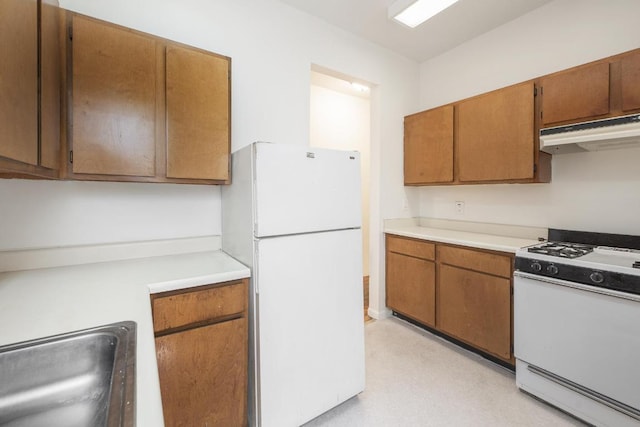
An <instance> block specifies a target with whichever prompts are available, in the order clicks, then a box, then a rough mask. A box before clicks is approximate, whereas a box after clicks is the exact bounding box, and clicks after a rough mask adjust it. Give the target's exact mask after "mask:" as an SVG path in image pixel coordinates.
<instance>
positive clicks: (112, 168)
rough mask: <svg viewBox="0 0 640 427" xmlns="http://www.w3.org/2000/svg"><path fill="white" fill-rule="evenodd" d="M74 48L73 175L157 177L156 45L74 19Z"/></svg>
mask: <svg viewBox="0 0 640 427" xmlns="http://www.w3.org/2000/svg"><path fill="white" fill-rule="evenodd" d="M72 47H73V50H72V53H71V58H72V70H73V74H72V77H71V80H72V82H73V84H72V100H71V112H72V114H71V122H72V126H70V136H71V141H72V150H73V159H72V160H73V163H72V170H73V173H74V174H101V175H130V176H144V177H153V176H155V174H156V170H155V166H156V156H155V152H156V146H155V144H156V104H157V99H156V84H157V80H158V79H157V75H156V71H157V66H156V41H155V40H154V39H153V38H151V37H146V36H143V35H140V34H137V33H134V32H132V31H127V30H125V29H122V28H117V27H114V26H111V25H107V24H104V23H102V22H99V21H95V20H93V19H89V18H85V17H82V16H78V15H75V16H73V41H72ZM75 178H78V177H75Z"/></svg>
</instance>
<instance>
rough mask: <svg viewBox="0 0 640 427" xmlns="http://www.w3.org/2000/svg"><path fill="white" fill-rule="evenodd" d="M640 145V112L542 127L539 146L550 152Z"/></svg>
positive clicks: (611, 148)
mask: <svg viewBox="0 0 640 427" xmlns="http://www.w3.org/2000/svg"><path fill="white" fill-rule="evenodd" d="M631 147H640V114H633V115H630V116H622V117H614V118H610V119H602V120H595V121H591V122H584V123H578V124H572V125H566V126H558V127H553V128H545V129H540V150H541V151H544V152H546V153H549V154H565V153H579V152H582V151H600V150H613V149H618V148H631Z"/></svg>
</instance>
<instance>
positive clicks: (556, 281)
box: [513, 271, 640, 302]
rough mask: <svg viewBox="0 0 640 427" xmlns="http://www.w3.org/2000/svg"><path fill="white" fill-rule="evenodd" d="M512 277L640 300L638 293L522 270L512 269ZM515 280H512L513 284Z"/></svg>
mask: <svg viewBox="0 0 640 427" xmlns="http://www.w3.org/2000/svg"><path fill="white" fill-rule="evenodd" d="M513 277H514V279H517V278H518V277H522V278H523V279H529V280H534V281H537V282H544V283H550V284H552V285H559V286H566V287H567V288H573V289H579V290H582V291H586V292H594V293H597V294H602V295H607V296H610V297H614V298H622V299H626V300H630V301H635V302H640V295H634V294H629V293H626V292H620V291H614V290H611V289H607V288H599V287H596V286H589V285H583V284H582V283H575V282H568V281H566V280H561V279H555V278H553V277H547V276H540V275H537V274H531V273H525V272H523V271H514V272H513ZM516 283H517V280H514V284H516Z"/></svg>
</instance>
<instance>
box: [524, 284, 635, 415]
mask: <svg viewBox="0 0 640 427" xmlns="http://www.w3.org/2000/svg"><path fill="white" fill-rule="evenodd" d="M514 345H515V347H514V353H515V357H516V359H518V360H520V361H523V362H526V364H528V365H530V366H529V367H527V369H529V370H530V371H532V372H534V373H535V374H541V375H547V376H550V378H547V379H551V380H552V381H555V382H559V383H562V382H563V381H566V384H563V385H564V386H565V387H567V385H568V386H569V388H571V386H572V385H573V386H576V385H577V386H578V390H581V391H582V392H583V394H585V392H586V395H588V394H589V393H591V392H594V393H593V396H590V397H592V398H593V397H595V398H596V400H598V399H599V398H602V397H604V402H600V403H605V404H606V405H607V406H610V407H614V408H615V407H619V408H615V409H618V410H622V412H627V415H631V416H633V417H634V418H637V419H640V298H638V297H637V296H635V295H628V294H623V293H621V292H616V291H608V290H605V289H599V288H594V287H591V286H585V285H581V284H574V283H571V282H565V281H561V280H554V279H549V278H546V277H545V278H541V277H539V276H535V275H531V274H527V273H521V272H516V273H515V278H514ZM536 369H537V370H538V371H536ZM548 374H551V375H548ZM601 400H602V399H601ZM629 410H630V411H629ZM628 412H630V413H628Z"/></svg>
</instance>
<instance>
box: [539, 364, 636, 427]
mask: <svg viewBox="0 0 640 427" xmlns="http://www.w3.org/2000/svg"><path fill="white" fill-rule="evenodd" d="M527 369H528V370H529V371H530V372H532V373H534V374H536V375H540V376H541V377H543V378H546V379H547V380H549V381H553V382H554V383H556V384H558V385H561V386H563V387H566V388H568V389H569V390H572V391H575V392H576V393H580V394H581V395H583V396H585V397H588V398H589V399H592V400H595V401H596V402H599V403H601V404H603V405H606V406H608V407H610V408H611V409H615V410H616V411H618V412H622V413H623V414H625V415H628V416H630V417H632V418H635V419H636V420H639V421H640V411H638V410H637V409H635V408H632V407H631V406H629V405H625V404H624V403H621V402H618V401H617V400H614V399H611V398H609V397H607V396H604V395H602V394H600V393H598V392H595V391H593V390H591V389H588V388H586V387H583V386H581V385H580V384H576V383H574V382H572V381H569V380H567V379H564V378H562V377H560V376H558V375H555V374H553V373H551V372H549V371H546V370H544V369H541V368H538V367H537V366H532V365H527Z"/></svg>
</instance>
